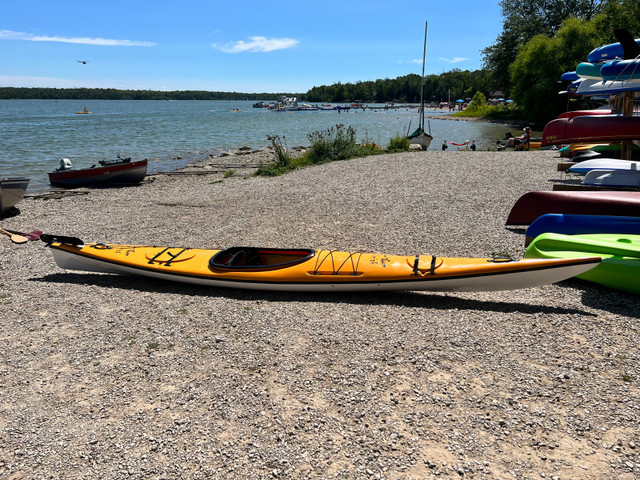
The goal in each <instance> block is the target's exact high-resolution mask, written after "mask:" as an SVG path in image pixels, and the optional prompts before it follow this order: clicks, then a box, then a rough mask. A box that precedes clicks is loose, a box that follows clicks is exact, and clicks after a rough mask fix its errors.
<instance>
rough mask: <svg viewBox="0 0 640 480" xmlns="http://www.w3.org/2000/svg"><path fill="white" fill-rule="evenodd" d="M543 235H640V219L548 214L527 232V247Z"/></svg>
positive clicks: (537, 219) (528, 228) (542, 216)
mask: <svg viewBox="0 0 640 480" xmlns="http://www.w3.org/2000/svg"><path fill="white" fill-rule="evenodd" d="M543 233H562V234H565V235H579V234H584V233H617V234H632V235H640V217H622V216H617V215H571V214H561V213H547V214H545V215H541V216H540V217H538V218H536V219H535V220H534V221H533V223H531V225H529V227H527V231H526V239H525V245H529V243H531V241H532V240H533V239H534V238H536V237H537V236H539V235H542V234H543Z"/></svg>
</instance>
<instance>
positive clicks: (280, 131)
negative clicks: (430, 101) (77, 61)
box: [0, 100, 517, 192]
mask: <svg viewBox="0 0 640 480" xmlns="http://www.w3.org/2000/svg"><path fill="white" fill-rule="evenodd" d="M252 105H253V102H251V101H141V100H139V101H136V100H131V101H128V100H86V101H82V100H0V151H1V152H2V156H1V157H0V175H5V176H27V177H30V178H31V182H30V184H29V191H31V192H33V191H39V190H44V189H47V188H49V182H48V178H47V173H48V172H51V171H53V170H54V169H55V168H57V167H58V164H59V161H60V158H63V157H65V158H69V159H70V160H71V161H72V163H73V165H74V166H75V167H77V168H83V167H89V166H91V165H93V164H96V163H97V162H98V161H100V160H112V159H114V158H115V157H116V155H117V154H118V153H119V154H121V155H122V156H123V157H131V159H132V160H142V159H144V158H147V159H149V173H155V172H161V171H169V170H173V169H176V168H180V167H182V166H184V165H186V164H187V163H189V162H191V161H194V160H199V159H202V158H205V157H206V156H208V155H209V154H214V155H215V154H220V153H221V152H223V151H229V150H233V149H237V148H239V147H242V146H251V147H253V148H259V147H264V146H266V145H269V141H268V140H267V136H268V135H279V136H280V137H281V138H283V137H284V139H285V143H286V145H287V146H289V147H293V146H297V145H308V144H309V143H310V142H309V140H308V138H307V135H308V134H309V133H312V132H315V131H319V130H325V129H327V128H330V127H332V126H335V125H336V124H344V125H351V126H353V127H354V128H355V130H356V136H357V140H358V141H364V140H367V141H373V142H375V143H377V144H379V145H381V146H383V147H384V146H386V145H387V144H388V143H389V139H390V138H391V137H394V136H398V135H406V134H407V131H408V128H409V124H410V122H411V128H412V130H413V129H415V128H416V126H417V122H418V113H417V109H415V108H413V109H408V108H405V109H390V110H384V109H383V108H381V109H379V110H375V109H368V110H366V111H363V110H351V111H349V112H348V113H347V112H344V111H343V112H341V113H338V111H311V112H304V111H301V112H275V111H269V110H266V109H258V108H252ZM85 107H86V108H87V109H88V110H89V111H91V112H92V113H91V114H90V115H78V114H76V113H75V112H81V111H83V109H84V108H85ZM381 107H382V106H381ZM231 109H239V110H240V111H239V112H231V111H230V110H231ZM446 113H447V112H441V111H430V112H427V119H429V116H433V115H442V114H446ZM429 122H430V125H431V132H432V135H433V136H434V140H433V143H432V147H431V149H439V148H440V145H441V144H442V142H443V141H444V140H448V141H450V142H455V143H463V142H465V141H466V140H475V142H476V145H477V146H478V149H481V150H483V149H487V148H491V147H494V148H495V142H496V140H497V139H499V138H503V137H504V134H505V132H506V131H509V130H511V131H512V132H513V133H514V134H516V132H517V130H515V128H516V127H509V126H505V125H499V124H491V123H484V122H465V121H451V120H440V119H430V120H429ZM453 149H455V148H453Z"/></svg>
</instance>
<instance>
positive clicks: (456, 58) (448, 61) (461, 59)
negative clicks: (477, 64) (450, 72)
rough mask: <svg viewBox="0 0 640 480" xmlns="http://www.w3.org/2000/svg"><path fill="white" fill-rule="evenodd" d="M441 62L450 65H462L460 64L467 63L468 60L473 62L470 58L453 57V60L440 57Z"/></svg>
mask: <svg viewBox="0 0 640 480" xmlns="http://www.w3.org/2000/svg"><path fill="white" fill-rule="evenodd" d="M439 58H440V60H442V61H443V62H447V63H450V64H453V63H460V62H466V61H467V60H471V59H470V58H466V57H453V58H444V57H439Z"/></svg>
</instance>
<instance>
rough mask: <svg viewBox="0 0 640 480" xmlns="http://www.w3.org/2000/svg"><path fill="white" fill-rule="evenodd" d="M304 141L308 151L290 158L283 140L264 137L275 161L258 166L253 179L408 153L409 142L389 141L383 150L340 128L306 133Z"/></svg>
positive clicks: (342, 126) (344, 128)
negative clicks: (359, 159)
mask: <svg viewBox="0 0 640 480" xmlns="http://www.w3.org/2000/svg"><path fill="white" fill-rule="evenodd" d="M307 138H308V139H309V141H310V142H311V147H310V148H309V149H308V150H307V151H306V152H305V153H303V154H302V155H301V156H297V157H294V156H292V155H290V154H289V153H288V150H287V148H286V146H285V144H284V142H283V140H281V139H280V137H279V136H278V135H274V136H267V139H268V140H269V141H270V142H271V147H272V148H273V151H274V154H275V158H274V160H273V162H270V163H268V164H260V165H259V166H258V170H257V171H256V175H257V176H260V175H263V176H276V175H282V174H283V173H286V172H288V171H291V170H295V169H297V168H303V167H307V166H310V165H319V164H322V163H328V162H334V161H337V160H348V159H350V158H356V157H367V156H369V155H378V154H381V153H392V152H399V151H406V150H409V140H408V139H404V140H406V142H405V141H404V140H403V139H402V138H401V137H397V138H396V139H392V144H391V145H390V147H389V149H385V150H383V149H381V148H380V147H379V146H378V145H377V144H376V143H374V142H373V141H370V140H366V141H364V142H362V143H358V142H356V131H355V129H354V128H353V127H351V126H347V127H345V126H344V125H336V126H335V127H331V128H328V129H326V130H320V131H316V132H313V133H310V134H309V135H307ZM283 139H284V137H283Z"/></svg>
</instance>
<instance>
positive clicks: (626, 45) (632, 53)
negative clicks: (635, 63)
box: [613, 28, 640, 60]
mask: <svg viewBox="0 0 640 480" xmlns="http://www.w3.org/2000/svg"><path fill="white" fill-rule="evenodd" d="M613 34H614V35H615V36H616V39H617V40H618V41H619V42H620V45H621V46H622V49H623V50H624V58H625V60H629V59H633V58H637V57H638V56H640V45H638V44H637V43H636V40H635V38H633V35H631V32H629V30H625V29H624V28H616V29H614V30H613Z"/></svg>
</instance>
